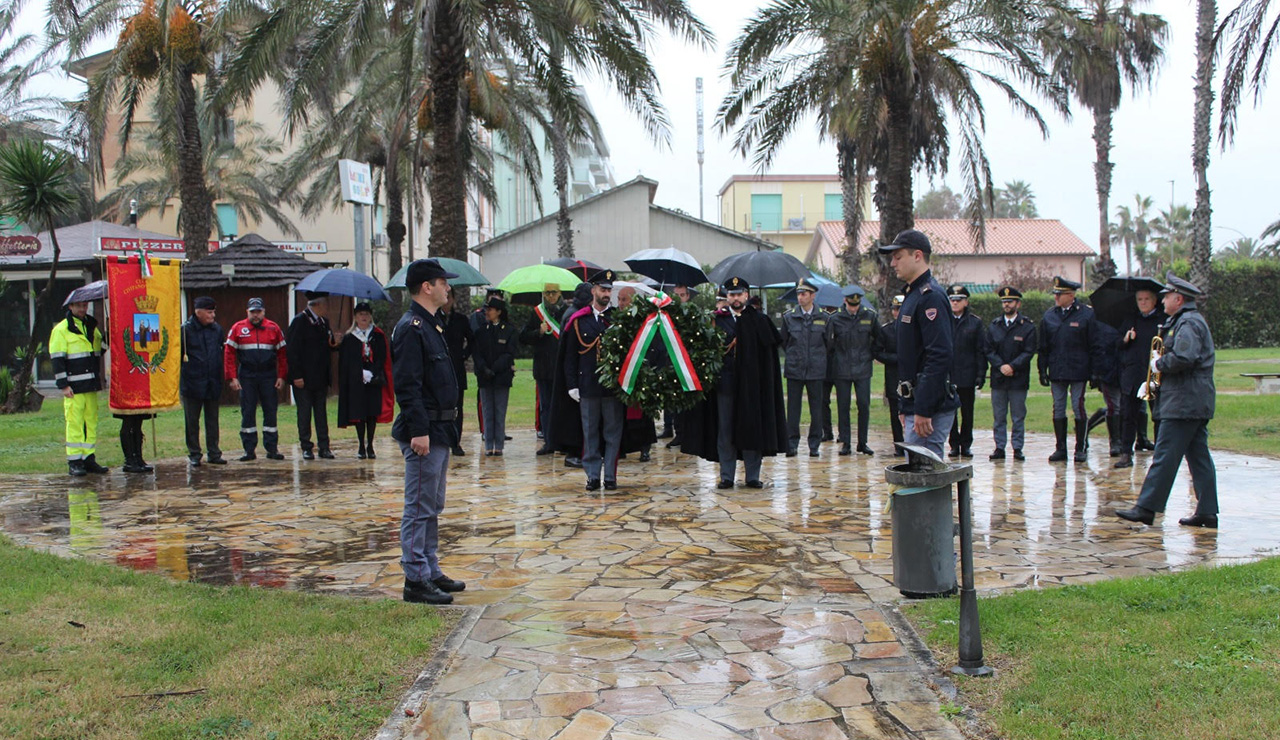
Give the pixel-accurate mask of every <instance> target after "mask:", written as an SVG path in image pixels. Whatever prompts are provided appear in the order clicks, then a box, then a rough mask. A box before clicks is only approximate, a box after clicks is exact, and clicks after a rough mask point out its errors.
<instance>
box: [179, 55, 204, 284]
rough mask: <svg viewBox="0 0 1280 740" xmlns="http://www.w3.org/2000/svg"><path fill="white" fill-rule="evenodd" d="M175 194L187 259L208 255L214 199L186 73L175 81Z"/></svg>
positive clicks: (189, 77) (193, 88) (191, 85)
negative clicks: (176, 151) (176, 142)
mask: <svg viewBox="0 0 1280 740" xmlns="http://www.w3.org/2000/svg"><path fill="white" fill-rule="evenodd" d="M178 167H179V168H180V171H179V173H178V194H179V196H180V197H181V198H182V244H183V249H184V250H185V251H186V257H187V259H188V260H198V259H200V258H202V257H204V256H206V255H207V254H209V231H210V228H211V226H212V223H211V218H212V217H211V212H212V211H213V198H212V197H211V196H210V195H209V188H208V186H207V184H206V183H205V172H204V147H203V145H202V144H201V141H200V120H199V118H198V116H197V113H196V85H195V82H194V80H193V79H192V75H191V74H190V73H188V72H182V73H180V76H179V80H178Z"/></svg>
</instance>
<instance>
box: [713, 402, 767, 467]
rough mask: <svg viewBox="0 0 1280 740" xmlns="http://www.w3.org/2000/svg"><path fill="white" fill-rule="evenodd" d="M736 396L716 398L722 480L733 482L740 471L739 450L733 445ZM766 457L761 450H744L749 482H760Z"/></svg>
mask: <svg viewBox="0 0 1280 740" xmlns="http://www.w3.org/2000/svg"><path fill="white" fill-rule="evenodd" d="M733 404H734V394H733V393H732V392H729V393H719V394H717V396H716V412H717V413H716V416H717V418H718V419H719V426H718V427H717V429H716V455H717V456H718V457H719V458H720V480H727V481H732V480H733V476H734V473H736V472H737V470H738V448H737V447H735V446H734V444H733V424H734V420H735V419H736V417H737V409H735V408H734V405H733ZM763 462H764V455H763V454H762V453H761V452H760V450H743V451H742V467H743V472H745V473H746V474H747V480H749V481H756V480H760V466H761V464H762V463H763Z"/></svg>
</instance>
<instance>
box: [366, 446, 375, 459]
mask: <svg viewBox="0 0 1280 740" xmlns="http://www.w3.org/2000/svg"><path fill="white" fill-rule="evenodd" d="M364 454H366V455H368V456H369V459H370V460H376V459H378V453H376V452H374V451H373V445H369V449H367V450H365V453H364Z"/></svg>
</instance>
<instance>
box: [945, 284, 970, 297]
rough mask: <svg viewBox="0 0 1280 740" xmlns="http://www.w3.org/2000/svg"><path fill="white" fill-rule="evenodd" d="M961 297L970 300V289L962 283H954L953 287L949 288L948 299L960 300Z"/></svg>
mask: <svg viewBox="0 0 1280 740" xmlns="http://www.w3.org/2000/svg"><path fill="white" fill-rule="evenodd" d="M961 298H963V299H965V300H968V299H969V289H968V288H966V287H964V286H963V285H961V284H959V283H956V284H955V285H952V286H951V287H949V288H947V300H949V301H958V300H960V299H961Z"/></svg>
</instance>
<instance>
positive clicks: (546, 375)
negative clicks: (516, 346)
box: [520, 283, 564, 455]
mask: <svg viewBox="0 0 1280 740" xmlns="http://www.w3.org/2000/svg"><path fill="white" fill-rule="evenodd" d="M563 311H564V306H562V305H561V304H560V287H559V286H557V285H556V284H555V283H547V284H546V286H545V287H544V288H543V291H542V302H541V303H539V304H538V305H536V306H534V307H533V312H532V313H531V314H530V315H529V320H528V321H527V322H526V323H525V325H524V330H523V331H521V332H520V341H521V342H522V343H524V344H527V345H529V346H530V347H532V348H533V381H534V384H535V385H536V387H537V411H538V419H537V421H538V423H537V427H538V435H539V436H540V437H542V438H543V440H544V441H543V443H542V446H541V447H540V448H538V452H537V454H539V455H549V454H551V453H552V452H553V451H554V450H553V449H552V448H551V445H550V444H549V443H547V442H546V441H545V440H546V436H547V435H546V431H547V426H548V425H549V424H550V423H551V422H550V419H551V397H552V393H553V392H554V391H553V388H552V386H553V385H555V377H556V354H557V353H558V352H559V350H560V333H561V330H560V319H561V314H562V313H563Z"/></svg>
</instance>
